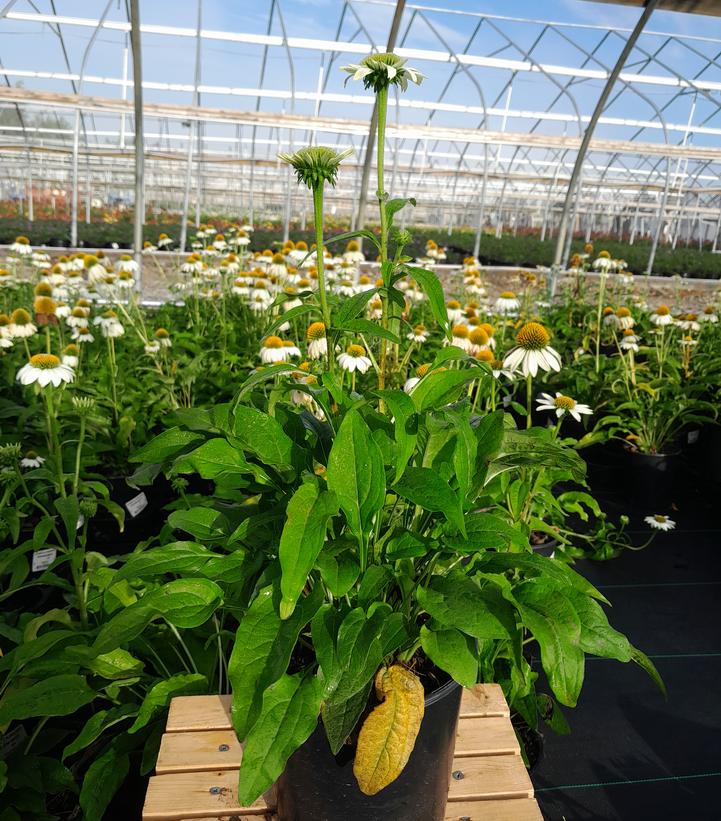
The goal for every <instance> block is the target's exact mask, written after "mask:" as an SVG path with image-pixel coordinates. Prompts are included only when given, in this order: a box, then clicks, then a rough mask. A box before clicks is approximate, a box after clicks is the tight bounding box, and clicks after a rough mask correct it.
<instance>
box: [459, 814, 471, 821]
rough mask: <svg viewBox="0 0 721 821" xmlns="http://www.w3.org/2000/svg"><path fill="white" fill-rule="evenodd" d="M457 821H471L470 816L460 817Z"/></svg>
mask: <svg viewBox="0 0 721 821" xmlns="http://www.w3.org/2000/svg"><path fill="white" fill-rule="evenodd" d="M458 821H471V816H470V815H462V816H461V817H460V818H459V819H458Z"/></svg>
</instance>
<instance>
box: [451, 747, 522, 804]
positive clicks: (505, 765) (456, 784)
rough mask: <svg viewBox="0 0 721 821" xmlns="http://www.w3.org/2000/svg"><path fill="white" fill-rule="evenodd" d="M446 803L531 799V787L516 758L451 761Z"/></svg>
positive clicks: (502, 757)
mask: <svg viewBox="0 0 721 821" xmlns="http://www.w3.org/2000/svg"><path fill="white" fill-rule="evenodd" d="M453 772H454V773H456V772H461V773H463V778H462V779H460V780H456V779H455V778H451V786H450V788H449V790H448V800H449V801H486V800H489V799H492V798H496V799H500V798H533V785H532V784H531V779H530V778H529V777H528V772H527V771H526V767H525V765H524V763H523V759H522V758H521V756H520V755H518V756H516V755H487V756H479V757H476V758H454V759H453Z"/></svg>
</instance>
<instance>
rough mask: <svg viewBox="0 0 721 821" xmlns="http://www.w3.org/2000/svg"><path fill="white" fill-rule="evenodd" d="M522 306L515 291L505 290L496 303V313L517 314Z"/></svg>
mask: <svg viewBox="0 0 721 821" xmlns="http://www.w3.org/2000/svg"><path fill="white" fill-rule="evenodd" d="M520 307H521V303H520V302H519V301H518V299H517V298H516V295H515V294H514V293H513V291H504V292H503V293H502V294H501V295H500V296H499V297H498V299H497V300H496V302H495V304H494V308H495V309H496V313H498V314H501V315H502V316H507V315H508V314H515V313H516V311H518V309H519V308H520Z"/></svg>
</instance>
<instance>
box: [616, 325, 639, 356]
mask: <svg viewBox="0 0 721 821" xmlns="http://www.w3.org/2000/svg"><path fill="white" fill-rule="evenodd" d="M638 343H639V338H638V337H637V336H636V334H635V333H634V332H633V331H632V330H631V328H626V329H625V330H624V332H623V336H622V337H621V340H620V342H619V343H618V346H619V348H620V349H621V350H622V351H633V352H634V353H638Z"/></svg>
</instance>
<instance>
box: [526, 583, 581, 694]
mask: <svg viewBox="0 0 721 821" xmlns="http://www.w3.org/2000/svg"><path fill="white" fill-rule="evenodd" d="M513 592H514V597H515V599H516V601H517V602H518V609H519V612H520V613H521V618H522V620H523V623H524V625H525V626H526V627H527V628H528V629H529V630H530V631H531V633H532V634H533V637H534V638H535V639H536V641H537V642H538V645H539V647H540V649H541V663H542V664H543V669H544V671H545V673H546V676H548V683H549V684H550V685H551V689H552V690H553V692H554V693H555V695H556V698H557V699H558V700H559V701H560V702H561V704H565V705H566V706H567V707H575V705H576V702H577V701H578V695H579V693H580V692H581V687H582V685H583V675H584V663H585V656H584V653H583V650H582V649H581V647H580V646H579V643H580V639H581V622H580V620H579V618H578V616H577V615H576V611H575V610H574V608H573V605H572V604H571V602H570V601H569V600H568V599H567V598H566V597H565V596H564V595H563V593H561V592H560V591H558V590H556V589H554V588H551V587H548V586H547V585H545V584H544V583H543V582H538V581H528V582H523V583H521V584H519V585H516V586H515V587H514V591H513Z"/></svg>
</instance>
